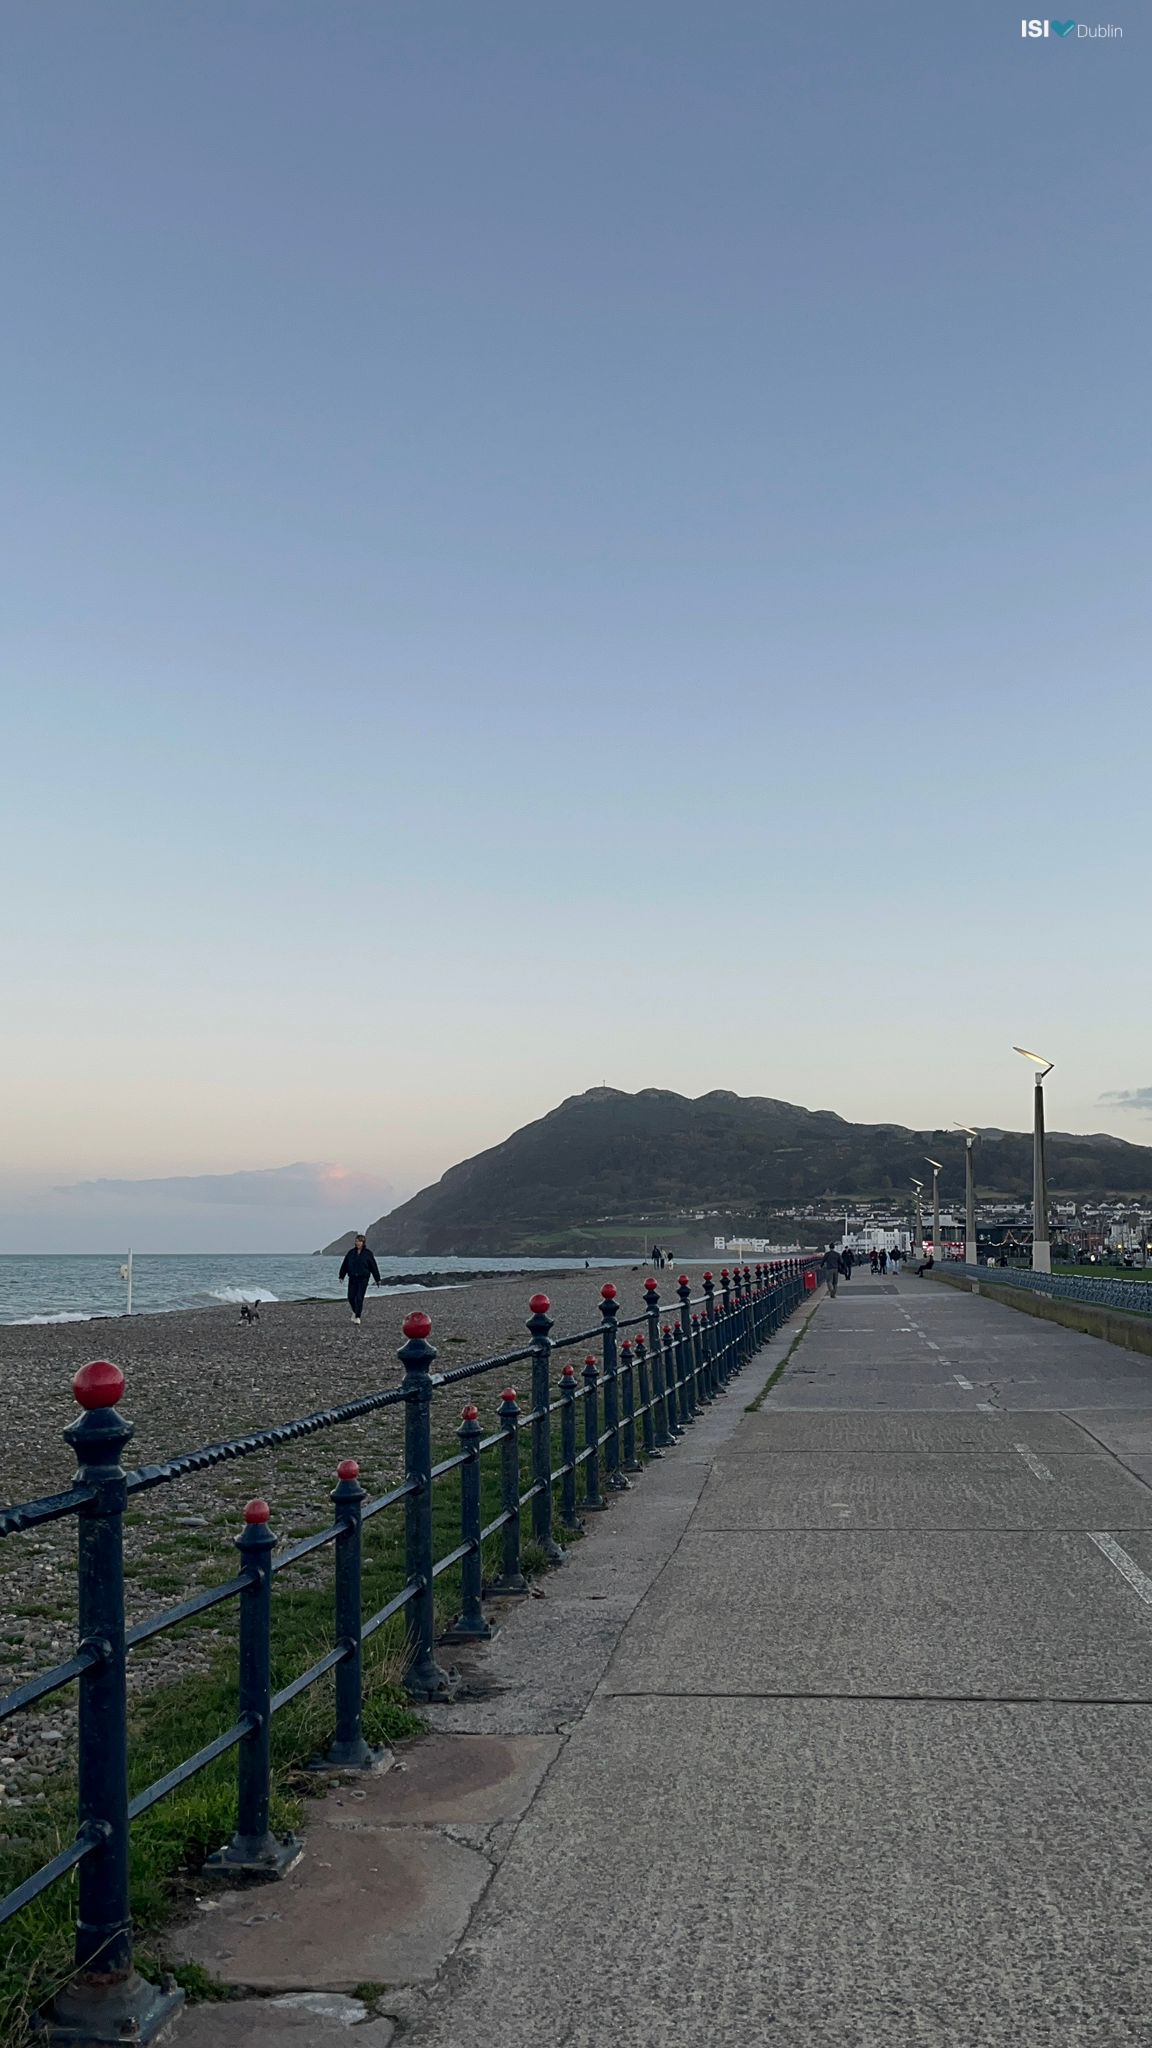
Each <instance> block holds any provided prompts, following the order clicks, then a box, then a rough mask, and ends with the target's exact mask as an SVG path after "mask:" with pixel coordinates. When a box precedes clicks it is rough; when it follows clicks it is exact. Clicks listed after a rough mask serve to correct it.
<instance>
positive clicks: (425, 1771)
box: [309, 1735, 560, 1828]
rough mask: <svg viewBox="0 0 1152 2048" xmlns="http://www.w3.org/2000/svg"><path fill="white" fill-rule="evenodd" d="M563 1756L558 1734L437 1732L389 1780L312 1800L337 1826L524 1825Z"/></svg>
mask: <svg viewBox="0 0 1152 2048" xmlns="http://www.w3.org/2000/svg"><path fill="white" fill-rule="evenodd" d="M559 1753H560V1738H559V1736H556V1735H516V1736H507V1735H458V1736H447V1735H430V1736H428V1737H427V1739H426V1740H425V1741H423V1742H414V1743H410V1744H409V1745H408V1746H407V1747H406V1748H405V1749H404V1750H403V1752H402V1753H401V1755H400V1757H399V1758H398V1760H397V1763H396V1764H395V1765H394V1766H393V1768H392V1769H391V1770H390V1771H388V1772H386V1773H385V1774H384V1776H382V1777H373V1778H368V1779H366V1780H365V1782H364V1784H363V1785H362V1786H349V1785H347V1784H339V1785H335V1786H333V1789H332V1790H331V1791H330V1792H329V1793H328V1795H327V1797H326V1798H324V1799H322V1800H315V1801H311V1802H310V1803H309V1818H310V1820H318V1821H321V1822H323V1823H324V1824H325V1825H326V1826H327V1827H332V1828H342V1827H347V1828H365V1827H369V1828H378V1827H414V1826H419V1827H443V1826H456V1827H481V1826H482V1827H493V1826H495V1825H496V1824H497V1823H499V1822H501V1821H509V1820H519V1818H520V1815H521V1814H522V1813H523V1812H524V1809H525V1807H526V1806H527V1805H528V1803H529V1801H530V1800H531V1798H532V1797H533V1794H534V1793H535V1792H536V1790H537V1788H538V1787H539V1785H540V1782H541V1780H542V1779H543V1777H544V1774H545V1772H546V1771H547V1770H548V1769H549V1768H550V1766H551V1765H552V1764H554V1763H555V1761H556V1758H557V1756H558V1755H559Z"/></svg>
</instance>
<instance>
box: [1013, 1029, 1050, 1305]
mask: <svg viewBox="0 0 1152 2048" xmlns="http://www.w3.org/2000/svg"><path fill="white" fill-rule="evenodd" d="M1012 1050H1013V1052H1018V1053H1019V1055H1020V1057H1021V1059H1022V1060H1031V1061H1032V1064H1033V1066H1034V1067H1035V1068H1036V1087H1035V1090H1034V1091H1033V1103H1034V1108H1033V1112H1032V1271H1033V1272H1034V1273H1050V1272H1051V1271H1052V1247H1051V1245H1050V1244H1049V1242H1048V1182H1047V1179H1046V1177H1045V1172H1044V1076H1045V1074H1050V1073H1051V1072H1052V1069H1053V1067H1054V1066H1055V1064H1056V1062H1055V1060H1046V1059H1044V1058H1043V1057H1042V1056H1041V1054H1040V1053H1038V1052H1029V1050H1028V1048H1027V1046H1026V1045H1014V1046H1013V1047H1012Z"/></svg>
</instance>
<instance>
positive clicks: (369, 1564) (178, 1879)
mask: <svg viewBox="0 0 1152 2048" xmlns="http://www.w3.org/2000/svg"><path fill="white" fill-rule="evenodd" d="M527 1436H528V1432H527V1431H525V1432H524V1433H523V1435H522V1437H521V1443H520V1451H521V1488H522V1490H523V1489H524V1488H525V1487H526V1486H527V1485H528V1483H529V1464H530V1445H529V1443H528V1441H527ZM455 1448H456V1446H455V1444H454V1443H453V1444H450V1445H447V1446H444V1447H442V1448H441V1449H440V1450H438V1451H437V1453H436V1456H437V1458H439V1457H443V1456H445V1455H447V1453H448V1452H449V1451H451V1450H454V1449H455ZM498 1460H499V1449H498V1448H497V1452H496V1455H495V1456H488V1457H485V1458H484V1459H483V1460H482V1463H481V1506H482V1516H483V1519H484V1520H485V1521H489V1520H491V1519H492V1517H493V1516H494V1515H495V1514H497V1513H498V1512H499V1507H500V1497H499V1496H500V1475H499V1470H498ZM557 1462H558V1453H557V1452H555V1451H554V1455H553V1464H555V1463H557ZM432 1502H433V1515H432V1520H433V1554H434V1555H435V1556H437V1557H441V1556H443V1555H444V1554H445V1553H446V1552H447V1551H449V1550H451V1549H453V1548H454V1547H455V1545H456V1543H457V1542H458V1541H459V1535H460V1482H459V1474H458V1473H450V1474H448V1475H446V1476H445V1477H444V1478H442V1479H441V1480H439V1481H438V1482H437V1483H436V1485H435V1486H434V1487H433V1494H432ZM530 1522H531V1508H530V1507H529V1508H528V1509H527V1510H525V1514H524V1529H525V1531H527V1529H528V1528H529V1527H530ZM321 1526H324V1525H323V1524H322V1525H321ZM555 1533H556V1536H557V1539H558V1541H560V1542H564V1541H565V1540H566V1533H567V1532H565V1531H564V1530H563V1529H562V1528H560V1527H559V1526H557V1528H556V1531H555ZM499 1540H500V1539H499V1534H498V1535H497V1537H496V1538H494V1539H493V1540H492V1542H491V1543H490V1544H488V1545H486V1546H485V1557H484V1565H485V1573H486V1576H490V1575H494V1573H495V1570H496V1557H497V1546H498V1544H499ZM329 1554H330V1553H328V1552H322V1553H320V1555H321V1556H322V1557H326V1556H328V1555H329ZM521 1554H522V1562H523V1565H524V1568H525V1570H535V1569H539V1568H540V1566H541V1565H542V1563H543V1559H542V1557H541V1556H540V1555H539V1554H538V1553H537V1550H536V1546H535V1545H534V1544H533V1543H532V1542H531V1541H530V1540H529V1538H528V1537H527V1535H525V1538H524V1541H523V1543H522V1553H521ZM234 1568H235V1567H234V1564H233V1562H232V1560H231V1559H226V1560H224V1561H223V1562H222V1566H221V1571H220V1577H221V1578H223V1577H224V1576H225V1575H226V1574H228V1573H230V1572H231V1571H232V1570H233V1569H234ZM406 1577H407V1574H406V1572H405V1569H404V1518H403V1514H402V1512H400V1511H399V1510H397V1511H396V1512H394V1513H393V1512H388V1513H385V1514H383V1515H380V1516H378V1517H376V1518H375V1519H374V1520H373V1521H371V1522H369V1523H368V1524H367V1525H366V1526H365V1529H364V1538H363V1593H364V1613H365V1615H366V1616H367V1615H370V1614H372V1613H374V1612H375V1611H376V1610H377V1609H378V1608H380V1607H382V1606H383V1605H384V1604H385V1602H386V1601H387V1600H389V1599H390V1598H391V1597H392V1595H393V1594H395V1593H397V1592H398V1591H399V1590H400V1588H401V1586H403V1585H404V1583H405V1580H406ZM181 1590H182V1591H184V1590H187V1588H186V1587H182V1588H181ZM460 1597H461V1596H460V1573H459V1568H458V1567H457V1568H455V1569H453V1570H452V1571H449V1572H445V1573H444V1574H443V1575H442V1577H441V1578H440V1579H438V1580H437V1582H436V1615H437V1626H438V1628H444V1627H447V1626H448V1625H449V1623H450V1622H451V1620H452V1619H453V1618H454V1616H455V1615H456V1613H457V1612H458V1611H459V1605H460ZM272 1616H273V1623H272V1667H273V1668H272V1685H273V1690H276V1689H278V1688H279V1687H280V1686H282V1685H285V1684H287V1683H288V1682H289V1680H290V1679H292V1678H293V1677H294V1676H295V1675H296V1673H297V1672H299V1671H302V1670H305V1669H306V1668H307V1667H308V1665H309V1664H312V1663H314V1662H315V1661H316V1660H317V1659H318V1658H319V1657H321V1656H323V1655H324V1653H325V1651H326V1650H327V1649H329V1648H330V1647H331V1645H332V1642H333V1640H334V1635H333V1600H332V1587H331V1581H330V1580H328V1581H327V1582H326V1583H325V1584H324V1585H322V1586H316V1587H312V1586H301V1585H295V1586H293V1585H292V1584H290V1583H289V1580H288V1575H287V1574H285V1576H284V1577H281V1578H279V1579H277V1581H276V1583H275V1591H274V1594H273V1601H272ZM184 1627H185V1629H186V1630H187V1631H188V1632H190V1633H191V1632H194V1631H196V1632H198V1633H199V1636H200V1638H201V1647H206V1646H207V1645H209V1644H211V1648H210V1650H209V1656H208V1665H209V1668H208V1669H207V1670H206V1671H205V1672H203V1673H201V1674H199V1675H197V1676H194V1677H190V1678H186V1679H184V1680H183V1681H181V1682H179V1683H177V1684H173V1685H169V1686H163V1687H160V1688H158V1689H157V1690H155V1691H154V1692H151V1693H149V1694H147V1695H146V1696H145V1697H144V1698H143V1699H142V1700H140V1701H139V1702H138V1703H136V1704H135V1705H134V1706H133V1707H132V1709H131V1713H130V1724H129V1766H130V1769H129V1785H130V1791H131V1792H132V1793H135V1792H138V1791H141V1790H143V1788H144V1787H145V1786H147V1785H149V1784H151V1783H153V1782H154V1781H155V1780H156V1779H157V1778H159V1777H161V1776H162V1775H163V1774H164V1773H165V1772H166V1771H169V1770H171V1769H172V1768H173V1767H174V1766H175V1765H176V1764H178V1763H180V1762H181V1761H182V1759H183V1758H184V1757H187V1756H190V1755H192V1754H193V1753H194V1752H195V1751H196V1750H197V1749H199V1748H201V1747H202V1745H203V1744H204V1743H205V1742H208V1741H210V1740H211V1738H212V1737H213V1736H214V1735H215V1734H217V1733H218V1732H219V1731H220V1730H221V1729H223V1728H226V1727H228V1726H229V1725H230V1724H231V1722H232V1721H233V1720H234V1719H235V1717H236V1684H237V1640H236V1636H237V1607H236V1602H235V1601H233V1602H230V1603H229V1604H228V1605H227V1606H225V1607H223V1608H217V1609H214V1610H213V1611H212V1612H211V1614H210V1615H209V1616H208V1617H207V1618H206V1619H205V1620H204V1621H199V1620H197V1621H193V1622H188V1623H186V1624H185V1625H184ZM213 1628H215V1630H217V1631H218V1637H219V1639H218V1641H217V1640H215V1638H214V1636H213V1635H212V1634H210V1633H209V1631H210V1630H211V1629H213ZM405 1628H406V1624H405V1621H404V1619H403V1617H402V1616H397V1617H395V1619H394V1620H393V1621H392V1622H390V1623H388V1624H387V1625H386V1626H385V1627H384V1628H382V1629H380V1630H378V1631H377V1634H376V1635H375V1636H374V1637H372V1638H371V1639H370V1641H369V1642H368V1643H367V1644H366V1645H365V1649H364V1733H365V1736H366V1737H367V1739H368V1741H369V1742H372V1743H388V1744H390V1743H395V1742H398V1741H402V1740H404V1739H406V1738H411V1737H413V1736H416V1735H419V1734H421V1733H422V1732H423V1727H424V1724H423V1722H422V1721H421V1720H420V1719H419V1718H418V1716H417V1715H416V1714H415V1713H413V1711H412V1709H411V1707H410V1706H408V1705H407V1704H406V1701H405V1698H404V1695H403V1692H402V1690H401V1687H400V1684H399V1678H400V1674H401V1672H402V1669H403V1665H404V1658H405ZM177 1633H178V1632H177V1631H175V1630H174V1631H172V1635H173V1636H174V1635H175V1634H177ZM171 1639H172V1638H171V1636H169V1637H165V1638H161V1639H160V1640H161V1641H171ZM333 1690H334V1688H333V1681H332V1679H331V1677H329V1678H327V1679H323V1680H321V1681H320V1682H319V1683H318V1684H317V1685H315V1686H313V1687H312V1688H311V1689H310V1690H309V1691H308V1692H307V1693H305V1694H304V1695H302V1697H301V1698H300V1699H299V1700H296V1701H294V1702H293V1703H292V1705H291V1706H290V1707H288V1708H286V1709H285V1710H284V1711H283V1712H282V1713H280V1714H277V1716H276V1717H275V1719H274V1721H273V1723H272V1771H273V1813H272V1826H273V1828H274V1830H276V1831H277V1832H281V1831H284V1830H287V1829H293V1828H295V1827H297V1826H298V1825H299V1822H300V1818H301V1814H302V1794H303V1792H304V1791H306V1790H307V1789H309V1787H308V1781H307V1780H305V1779H304V1778H303V1777H302V1775H301V1767H302V1766H303V1765H305V1764H307V1763H308V1762H309V1760H310V1759H311V1758H312V1757H314V1756H315V1755H316V1754H317V1753H318V1752H321V1751H322V1750H323V1749H324V1747H325V1746H326V1744H327V1742H328V1740H329V1738H330V1736H331V1733H332V1725H333V1711H334V1710H333ZM75 1797H76V1795H75V1784H74V1781H70V1780H69V1778H68V1777H66V1776H65V1777H62V1778H61V1779H60V1780H59V1781H57V1782H56V1783H55V1784H54V1785H53V1787H52V1790H51V1794H50V1797H49V1798H48V1799H47V1800H46V1801H45V1803H44V1804H43V1805H42V1806H35V1807H26V1808H22V1809H17V1810H15V1811H13V1812H12V1813H11V1823H12V1825H11V1831H10V1832H9V1833H8V1834H7V1836H6V1837H5V1838H4V1839H3V1840H0V1895H2V1894H3V1893H5V1892H7V1891H9V1890H11V1889H13V1888H14V1887H15V1886H16V1885H18V1884H19V1883H21V1882H22V1880H23V1879H24V1878H25V1877H27V1876H28V1875H30V1873H31V1872H32V1871H34V1870H36V1869H38V1868H39V1866H40V1865H41V1864H42V1863H44V1862H46V1861H47V1859H48V1858H49V1857H50V1856H52V1855H54V1854H55V1853H56V1851H57V1850H58V1849H61V1848H63V1847H65V1846H66V1844H67V1843H69V1842H70V1841H71V1840H72V1839H73V1836H74V1834H75V1825H76V1823H75ZM235 1814H236V1756H235V1753H232V1754H231V1755H230V1756H227V1757H222V1758H220V1760H219V1761H218V1762H217V1763H215V1764H211V1765H209V1767H208V1768H207V1769H206V1770H204V1771H202V1772H201V1773H200V1774H199V1775H198V1776H197V1777H196V1778H193V1779H192V1780H191V1781H190V1782H189V1783H188V1784H186V1785H183V1786H181V1787H180V1788H179V1789H178V1790H177V1791H176V1792H174V1793H172V1794H171V1796H170V1797H169V1798H168V1799H166V1800H163V1801H161V1803H160V1804H159V1805H158V1806H155V1807H153V1808H152V1809H151V1811H150V1812H148V1813H147V1814H145V1815H143V1816H142V1818H141V1819H140V1820H139V1821H138V1822H137V1823H136V1824H135V1826H134V1827H133V1829H132V1913H133V1921H134V1924H135V1928H136V1933H137V1961H138V1963H139V1966H140V1968H141V1969H142V1970H143V1971H144V1972H145V1973H146V1974H152V1975H156V1974H158V1973H159V1970H160V1967H161V1964H160V1946H159V1940H160V1936H161V1933H162V1930H163V1928H164V1926H165V1924H166V1923H167V1922H169V1921H170V1920H171V1919H172V1918H173V1916H174V1915H176V1914H178V1913H179V1912H181V1910H185V1909H186V1908H187V1905H188V1902H189V1895H190V1891H191V1888H192V1886H193V1884H194V1883H196V1884H198V1883H199V1870H200V1866H201V1864H202V1863H203V1861H204V1859H205V1857H206V1856H207V1855H209V1854H210V1853H211V1852H212V1851H213V1850H214V1849H217V1848H219V1847H220V1846H221V1844H222V1843H224V1842H226V1841H228V1839H229V1838H230V1836H231V1834H232V1831H233V1828H234V1826H235ZM75 1913H76V1877H75V1873H73V1874H72V1875H71V1876H70V1877H68V1878H65V1879H62V1880H61V1881H60V1883H58V1884H55V1885H53V1886H52V1887H51V1889H50V1890H49V1891H47V1892H45V1893H44V1894H43V1895H42V1896H41V1897H40V1898H39V1899H37V1900H35V1901H34V1902H33V1903H32V1905H31V1906H29V1907H27V1908H26V1909H25V1911H24V1912H23V1913H21V1914H19V1915H17V1917H16V1919H15V1920H13V1921H12V1922H10V1923H9V1925H8V1927H6V1928H5V1929H4V1936H3V1939H4V1944H5V1945H4V1947H3V1948H2V1949H0V2048H18V2044H19V2043H21V2042H22V2041H23V2039H24V2036H25V2029H26V2025H27V2020H28V2015H29V2013H30V2012H32V2011H33V2010H34V2009H35V2007H36V2006H37V2005H39V2004H41V2003H42V2002H43V2001H44V2000H45V1999H46V1998H47V1997H49V1996H50V1995H51V1993H52V1991H53V1990H54V1989H55V1988H56V1987H57V1986H58V1985H60V1984H62V1983H63V1982H64V1981H65V1980H66V1979H67V1977H68V1975H69V1971H70V1966H71V1957H72V1943H73V1936H74V1927H75ZM175 1974H176V1976H177V1978H178V1979H179V1980H180V1981H181V1982H182V1983H183V1984H184V1987H185V1989H186V1990H187V1991H188V1992H189V1993H190V1995H192V1996H194V1997H205V1996H212V1995H220V1991H219V1987H216V1986H215V1985H214V1983H213V1980H212V1979H211V1978H210V1977H209V1976H208V1975H207V1973H206V1972H204V1971H203V1970H200V1969H198V1968H192V1969H177V1971H176V1973H175Z"/></svg>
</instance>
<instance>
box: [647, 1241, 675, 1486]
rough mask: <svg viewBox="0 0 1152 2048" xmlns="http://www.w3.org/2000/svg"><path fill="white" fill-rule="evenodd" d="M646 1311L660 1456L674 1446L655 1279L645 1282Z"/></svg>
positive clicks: (658, 1299)
mask: <svg viewBox="0 0 1152 2048" xmlns="http://www.w3.org/2000/svg"><path fill="white" fill-rule="evenodd" d="M644 1313H645V1315H646V1316H647V1318H648V1351H649V1354H650V1356H651V1360H652V1390H653V1399H654V1401H655V1403H656V1449H655V1452H654V1453H653V1455H654V1456H655V1457H660V1456H662V1455H663V1453H664V1452H665V1451H668V1450H671V1448H672V1442H673V1438H672V1433H671V1431H670V1429H669V1427H668V1421H669V1412H668V1381H667V1378H666V1376H665V1372H664V1349H663V1346H662V1344H661V1342H660V1289H659V1287H658V1286H657V1284H656V1282H655V1280H646V1281H645V1282H644Z"/></svg>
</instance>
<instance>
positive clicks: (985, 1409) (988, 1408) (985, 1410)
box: [976, 1401, 996, 1415]
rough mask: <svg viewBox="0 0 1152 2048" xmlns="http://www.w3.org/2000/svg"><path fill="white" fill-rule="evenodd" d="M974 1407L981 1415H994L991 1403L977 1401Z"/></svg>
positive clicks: (994, 1411)
mask: <svg viewBox="0 0 1152 2048" xmlns="http://www.w3.org/2000/svg"><path fill="white" fill-rule="evenodd" d="M976 1406H977V1407H978V1409H979V1410H980V1413H981V1415H995V1413H996V1410H995V1408H994V1407H993V1406H992V1403H991V1401H977V1403H976Z"/></svg>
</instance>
